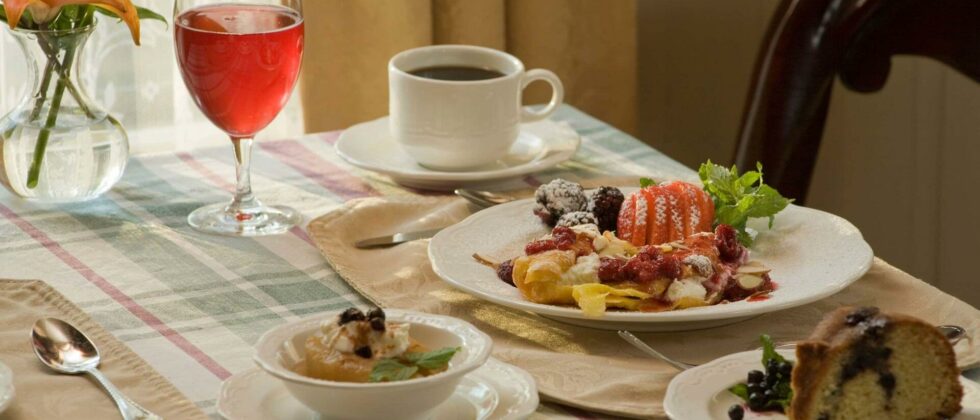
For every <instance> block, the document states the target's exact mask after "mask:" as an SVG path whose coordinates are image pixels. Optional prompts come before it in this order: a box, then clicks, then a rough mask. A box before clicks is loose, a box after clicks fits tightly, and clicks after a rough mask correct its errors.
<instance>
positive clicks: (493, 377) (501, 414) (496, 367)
mask: <svg viewBox="0 0 980 420" xmlns="http://www.w3.org/2000/svg"><path fill="white" fill-rule="evenodd" d="M537 407H538V389H537V386H536V385H535V383H534V379H533V378H532V377H531V375H530V374H529V373H527V372H525V371H524V370H522V369H520V368H518V367H516V366H513V365H509V364H507V363H504V362H501V361H498V360H496V359H494V358H492V357H491V358H490V359H489V360H487V363H486V364H485V365H483V366H481V367H480V368H479V369H477V370H475V371H473V372H470V373H469V374H467V375H466V376H465V377H463V380H462V381H461V382H460V385H459V387H458V388H457V389H456V392H455V393H454V394H453V395H452V396H451V397H449V400H447V401H446V402H444V403H443V404H442V405H440V406H439V407H437V408H436V411H435V413H433V416H432V417H431V419H432V420H454V419H488V420H514V419H523V418H526V417H528V416H530V415H531V413H533V412H534V411H535V410H536V409H537ZM218 413H219V414H221V416H222V417H224V418H226V419H229V420H265V419H280V420H294V419H295V420H300V419H302V420H310V419H314V418H317V417H316V414H315V413H314V412H313V411H312V410H310V409H309V408H307V407H306V406H304V405H303V404H302V403H300V402H299V401H298V400H296V399H295V398H293V396H292V395H290V393H289V391H288V390H286V387H285V386H284V385H283V384H282V381H280V380H279V379H276V378H275V377H273V376H271V375H269V374H267V373H265V372H264V371H262V370H261V369H258V368H254V369H250V370H248V371H245V372H242V373H238V374H235V375H232V376H231V377H230V378H228V379H226V380H225V381H224V382H223V383H222V384H221V394H220V396H219V397H218Z"/></svg>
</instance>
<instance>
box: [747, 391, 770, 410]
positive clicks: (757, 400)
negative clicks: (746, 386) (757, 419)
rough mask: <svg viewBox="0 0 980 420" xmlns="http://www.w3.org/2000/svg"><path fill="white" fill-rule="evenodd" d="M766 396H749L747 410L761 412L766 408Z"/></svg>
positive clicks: (755, 394)
mask: <svg viewBox="0 0 980 420" xmlns="http://www.w3.org/2000/svg"><path fill="white" fill-rule="evenodd" d="M766 402H767V401H766V396H765V395H764V394H760V393H753V394H749V408H751V409H753V410H761V409H762V408H764V407H765V406H766Z"/></svg>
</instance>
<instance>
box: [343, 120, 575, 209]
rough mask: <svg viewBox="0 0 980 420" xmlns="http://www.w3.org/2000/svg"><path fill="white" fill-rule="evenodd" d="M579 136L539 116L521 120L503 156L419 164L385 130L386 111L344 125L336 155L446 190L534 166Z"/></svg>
mask: <svg viewBox="0 0 980 420" xmlns="http://www.w3.org/2000/svg"><path fill="white" fill-rule="evenodd" d="M581 141H582V139H581V137H579V135H578V133H577V132H575V130H573V129H572V128H571V126H569V125H568V123H566V122H556V121H552V120H542V121H538V122H533V123H527V124H521V132H520V135H518V137H517V141H515V142H514V145H513V146H512V147H511V149H510V152H509V153H508V155H507V156H505V157H504V158H503V159H500V160H498V161H497V162H494V163H492V164H489V165H485V166H482V167H479V168H473V169H470V170H467V171H453V172H449V171H439V170H435V169H429V168H426V167H424V166H421V165H419V164H418V163H417V162H415V160H414V159H412V157H411V156H409V155H408V154H407V153H405V151H404V150H403V149H402V148H401V147H400V146H399V145H398V143H397V142H396V141H395V139H394V138H393V137H392V136H391V133H390V131H389V130H388V117H382V118H379V119H376V120H373V121H368V122H365V123H361V124H357V125H355V126H353V127H351V128H348V129H347V130H345V131H344V132H343V133H342V134H341V135H340V139H339V140H338V141H337V144H336V146H335V148H336V150H337V155H339V156H340V157H341V158H343V159H344V160H345V161H347V162H348V163H350V164H351V165H354V166H356V167H358V168H362V169H367V170H369V171H374V172H378V173H381V174H383V175H387V176H388V177H390V178H391V179H392V180H393V181H395V182H396V183H398V184H401V185H404V186H406V187H411V188H419V189H426V190H443V191H445V190H452V189H454V188H460V187H472V186H477V185H485V184H488V183H490V182H494V181H501V180H506V179H511V178H517V177H520V176H524V175H528V174H532V173H535V172H539V171H542V170H545V169H548V168H551V167H553V166H556V165H558V164H560V163H562V162H565V161H567V160H569V159H571V158H572V156H574V155H575V152H577V151H578V148H579V145H580V144H581Z"/></svg>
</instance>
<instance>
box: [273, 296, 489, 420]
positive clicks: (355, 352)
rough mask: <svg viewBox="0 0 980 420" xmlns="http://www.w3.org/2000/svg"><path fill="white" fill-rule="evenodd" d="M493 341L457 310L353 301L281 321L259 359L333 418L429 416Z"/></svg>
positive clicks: (301, 398)
mask: <svg viewBox="0 0 980 420" xmlns="http://www.w3.org/2000/svg"><path fill="white" fill-rule="evenodd" d="M492 346H493V343H492V341H491V339H490V337H489V336H487V335H486V334H484V333H483V332H481V331H480V330H478V329H477V328H476V327H474V326H473V325H471V324H469V323H467V322H465V321H461V320H459V319H456V318H451V317H446V316H440V315H432V314H426V313H421V312H411V311H401V310H394V309H392V310H387V311H384V310H381V309H380V308H375V309H372V310H370V311H367V312H364V311H361V310H360V309H357V308H349V309H347V310H345V311H343V312H340V313H336V314H330V315H326V316H323V315H321V316H317V317H314V318H308V319H304V320H300V321H295V322H291V323H288V324H284V325H281V326H279V327H276V328H274V329H272V330H270V331H268V332H266V333H265V334H263V335H262V337H261V338H259V341H258V343H257V344H256V353H255V361H256V363H257V364H258V365H259V367H261V368H262V369H264V370H265V371H266V372H268V373H269V374H271V375H272V376H274V377H276V378H279V379H281V380H282V381H283V383H284V384H285V385H286V388H287V389H288V390H289V392H290V393H291V394H292V395H293V396H294V397H295V398H296V399H297V400H299V401H300V402H302V403H303V404H305V405H306V406H308V407H309V408H311V409H312V410H314V411H316V412H318V413H321V414H323V415H324V416H325V417H328V418H344V419H376V418H399V419H416V418H418V419H421V418H426V417H427V416H428V415H429V414H430V413H431V412H432V410H433V409H434V408H436V407H437V406H438V405H439V404H440V403H442V402H444V401H445V400H447V399H448V398H449V397H450V396H451V395H452V394H453V391H454V390H455V389H456V387H457V385H458V384H459V381H460V380H461V379H462V378H463V376H464V375H466V374H467V373H469V372H471V371H473V370H474V369H476V368H478V367H480V366H482V365H483V364H484V363H485V362H486V361H487V358H488V357H489V356H490V350H491V348H492Z"/></svg>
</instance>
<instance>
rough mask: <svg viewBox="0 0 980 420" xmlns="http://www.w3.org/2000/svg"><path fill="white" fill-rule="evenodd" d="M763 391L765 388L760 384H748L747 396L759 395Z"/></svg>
mask: <svg viewBox="0 0 980 420" xmlns="http://www.w3.org/2000/svg"><path fill="white" fill-rule="evenodd" d="M765 391H766V388H765V386H763V385H762V384H761V383H756V384H749V394H755V393H758V394H761V393H763V392H765Z"/></svg>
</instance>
